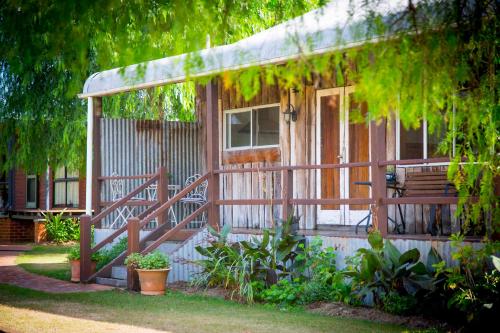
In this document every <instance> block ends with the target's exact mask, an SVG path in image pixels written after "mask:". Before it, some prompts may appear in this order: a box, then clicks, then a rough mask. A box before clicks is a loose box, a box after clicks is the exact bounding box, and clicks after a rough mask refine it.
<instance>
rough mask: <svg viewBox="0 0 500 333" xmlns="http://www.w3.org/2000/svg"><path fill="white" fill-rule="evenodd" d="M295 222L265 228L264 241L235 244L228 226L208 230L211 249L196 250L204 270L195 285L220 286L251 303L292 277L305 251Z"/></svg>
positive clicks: (282, 222) (253, 239)
mask: <svg viewBox="0 0 500 333" xmlns="http://www.w3.org/2000/svg"><path fill="white" fill-rule="evenodd" d="M293 221H294V220H293V219H292V218H290V219H289V220H288V221H281V222H278V223H276V224H275V226H274V228H272V229H264V230H263V234H262V239H259V238H257V237H253V238H252V239H251V240H250V241H240V242H236V243H229V242H228V239H227V236H228V234H229V232H230V230H231V229H230V226H229V225H225V226H224V227H223V228H222V230H221V232H220V233H218V232H217V231H215V230H214V229H213V228H210V227H208V230H209V232H210V234H211V235H212V239H211V240H210V242H209V243H210V244H209V246H207V247H201V246H198V247H196V250H197V251H198V252H199V253H200V254H202V255H203V256H204V257H205V258H204V259H202V260H199V261H198V262H197V263H198V264H199V265H200V266H201V267H202V271H201V273H200V274H199V275H198V277H197V278H196V280H195V284H196V285H204V286H209V287H213V286H221V287H224V288H226V289H229V290H232V292H233V294H234V293H235V292H237V293H238V294H239V296H240V297H242V298H244V299H245V300H246V301H247V302H249V303H252V302H253V301H254V297H255V296H256V295H258V294H259V293H260V292H261V291H262V290H263V289H264V288H266V287H270V286H272V285H274V284H276V283H277V282H278V281H279V280H281V279H284V278H290V277H291V276H292V274H293V271H292V269H293V267H295V266H294V261H295V258H296V257H297V256H298V253H299V252H300V251H302V250H301V248H299V247H298V244H299V243H300V242H302V241H303V240H304V237H302V236H297V235H294V234H293V233H292V230H291V224H292V222H293Z"/></svg>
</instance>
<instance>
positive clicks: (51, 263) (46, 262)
mask: <svg viewBox="0 0 500 333" xmlns="http://www.w3.org/2000/svg"><path fill="white" fill-rule="evenodd" d="M70 248H71V246H70V245H37V246H34V247H33V248H32V249H31V250H30V251H26V252H23V253H22V254H21V255H19V256H18V257H17V258H16V264H18V265H19V266H20V267H22V268H23V269H25V270H27V271H29V272H32V273H35V274H39V275H45V276H49V277H52V278H55V279H59V280H67V281H69V279H70V277H71V272H70V266H69V262H68V259H67V258H66V256H67V254H68V252H69V249H70Z"/></svg>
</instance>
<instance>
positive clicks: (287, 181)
mask: <svg viewBox="0 0 500 333" xmlns="http://www.w3.org/2000/svg"><path fill="white" fill-rule="evenodd" d="M281 178H282V179H283V188H282V193H281V198H282V212H281V219H282V220H283V221H288V218H289V217H290V216H292V215H293V207H292V205H290V199H292V197H293V171H292V170H290V169H286V170H283V171H282V172H281Z"/></svg>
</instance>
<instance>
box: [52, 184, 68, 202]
mask: <svg viewBox="0 0 500 333" xmlns="http://www.w3.org/2000/svg"><path fill="white" fill-rule="evenodd" d="M54 205H56V206H60V205H62V206H64V205H66V183H65V182H57V183H54Z"/></svg>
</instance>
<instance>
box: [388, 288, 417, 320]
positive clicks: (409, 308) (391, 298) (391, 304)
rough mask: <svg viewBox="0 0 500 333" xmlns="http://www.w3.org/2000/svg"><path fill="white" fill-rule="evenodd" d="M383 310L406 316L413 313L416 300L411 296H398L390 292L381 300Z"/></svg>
mask: <svg viewBox="0 0 500 333" xmlns="http://www.w3.org/2000/svg"><path fill="white" fill-rule="evenodd" d="M382 303H383V309H384V311H385V312H389V313H392V314H397V315H408V314H411V313H413V310H414V309H415V307H416V306H417V299H416V298H415V297H414V296H411V295H403V296H402V295H400V294H398V293H395V292H390V293H389V294H387V295H385V296H384V297H383V299H382Z"/></svg>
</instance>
